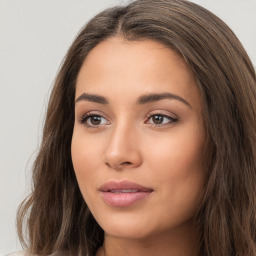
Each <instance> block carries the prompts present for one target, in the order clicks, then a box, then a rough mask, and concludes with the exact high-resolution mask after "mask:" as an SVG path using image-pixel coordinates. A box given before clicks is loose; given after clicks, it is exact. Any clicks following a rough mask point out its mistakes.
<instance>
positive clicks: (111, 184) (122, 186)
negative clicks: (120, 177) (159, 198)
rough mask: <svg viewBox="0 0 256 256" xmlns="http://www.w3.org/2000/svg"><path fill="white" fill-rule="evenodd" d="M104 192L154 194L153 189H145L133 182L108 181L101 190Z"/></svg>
mask: <svg viewBox="0 0 256 256" xmlns="http://www.w3.org/2000/svg"><path fill="white" fill-rule="evenodd" d="M99 190H100V191H102V192H110V191H115V190H137V191H140V192H152V191H153V189H152V188H148V187H144V186H142V185H139V184H137V183H134V182H131V181H126V180H124V181H108V182H106V183H104V184H103V185H102V186H100V188H99Z"/></svg>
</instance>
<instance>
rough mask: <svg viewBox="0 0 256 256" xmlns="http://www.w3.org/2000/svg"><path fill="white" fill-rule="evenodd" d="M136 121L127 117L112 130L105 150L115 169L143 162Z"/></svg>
mask: <svg viewBox="0 0 256 256" xmlns="http://www.w3.org/2000/svg"><path fill="white" fill-rule="evenodd" d="M137 134H138V131H137V129H136V125H135V122H134V121H133V122H132V121H129V120H128V119H127V118H122V119H121V120H118V122H116V124H115V125H114V126H113V129H112V131H111V135H110V137H109V138H110V139H109V143H108V145H107V148H106V152H105V161H106V164H107V165H108V166H111V167H112V168H114V169H120V168H124V167H128V166H129V167H136V166H138V165H140V164H141V155H140V150H139V145H138V143H137V139H136V138H137V136H138V135H137Z"/></svg>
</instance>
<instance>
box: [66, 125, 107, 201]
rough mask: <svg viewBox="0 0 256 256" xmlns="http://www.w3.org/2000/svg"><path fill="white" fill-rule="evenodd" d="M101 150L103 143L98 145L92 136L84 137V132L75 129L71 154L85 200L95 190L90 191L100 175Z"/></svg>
mask: <svg viewBox="0 0 256 256" xmlns="http://www.w3.org/2000/svg"><path fill="white" fill-rule="evenodd" d="M92 145H93V146H92ZM100 150H102V144H101V145H98V146H97V143H95V141H92V140H91V139H90V136H87V137H86V138H84V134H83V132H79V130H78V131H76V130H75V129H74V134H73V137H72V143H71V156H72V162H73V167H74V171H75V175H76V178H77V182H78V185H79V187H80V190H81V192H82V194H83V197H84V199H85V200H86V199H87V198H88V194H90V193H91V192H93V191H90V185H91V184H95V182H96V180H97V177H99V175H100V173H99V171H100V166H99V164H100V159H101V156H100V155H101V153H100Z"/></svg>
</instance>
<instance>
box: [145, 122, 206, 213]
mask: <svg viewBox="0 0 256 256" xmlns="http://www.w3.org/2000/svg"><path fill="white" fill-rule="evenodd" d="M203 134H204V133H203V131H201V132H200V130H199V129H198V128H196V127H194V128H193V127H189V126H188V127H186V130H185V129H184V130H181V129H180V130H179V131H177V133H176V132H173V133H172V134H171V135H170V136H169V138H167V137H166V138H163V139H162V140H161V138H159V140H158V143H157V145H156V146H154V147H151V149H150V147H145V150H147V155H148V159H149V162H148V168H150V169H151V170H152V173H151V175H152V179H154V180H155V182H156V184H157V187H158V188H159V193H160V194H161V198H162V201H161V204H165V203H166V201H167V200H169V202H170V203H169V206H170V207H173V205H176V210H177V214H178V213H179V212H182V211H183V210H185V209H186V210H187V214H188V215H190V214H191V212H192V211H194V210H195V207H197V205H198V202H199V200H200V197H201V195H202V189H203V181H204V169H203V152H204V151H203V150H204V135H203ZM164 201H165V202H164ZM167 207H168V206H167ZM170 210H172V211H173V209H170Z"/></svg>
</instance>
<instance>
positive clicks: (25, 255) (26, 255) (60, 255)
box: [0, 251, 68, 256]
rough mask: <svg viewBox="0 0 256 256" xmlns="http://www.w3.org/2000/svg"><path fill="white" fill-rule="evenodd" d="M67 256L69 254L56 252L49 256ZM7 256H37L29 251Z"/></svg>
mask: <svg viewBox="0 0 256 256" xmlns="http://www.w3.org/2000/svg"><path fill="white" fill-rule="evenodd" d="M65 255H68V254H65V253H58V252H55V253H53V254H51V255H49V256H65ZM0 256H1V254H0ZM5 256H36V255H31V254H30V253H29V252H28V251H19V252H13V253H10V254H7V255H5Z"/></svg>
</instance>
